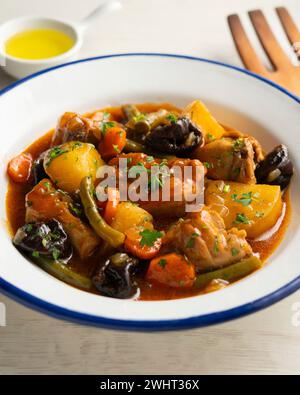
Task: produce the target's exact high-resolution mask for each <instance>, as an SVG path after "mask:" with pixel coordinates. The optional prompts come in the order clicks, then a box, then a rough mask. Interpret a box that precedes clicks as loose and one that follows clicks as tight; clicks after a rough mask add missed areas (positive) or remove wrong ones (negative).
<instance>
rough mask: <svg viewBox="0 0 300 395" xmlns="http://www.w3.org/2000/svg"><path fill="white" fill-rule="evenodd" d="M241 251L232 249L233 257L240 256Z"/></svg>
mask: <svg viewBox="0 0 300 395" xmlns="http://www.w3.org/2000/svg"><path fill="white" fill-rule="evenodd" d="M239 253H240V251H239V250H238V249H237V248H232V249H231V255H232V256H237V255H239Z"/></svg>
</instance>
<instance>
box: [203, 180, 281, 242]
mask: <svg viewBox="0 0 300 395" xmlns="http://www.w3.org/2000/svg"><path fill="white" fill-rule="evenodd" d="M205 204H206V205H208V206H210V207H211V208H212V209H213V210H215V211H218V212H219V213H220V214H221V216H222V217H223V219H224V222H225V225H226V228H227V229H231V228H232V227H236V228H238V229H244V230H246V232H247V235H248V237H249V238H253V239H254V238H256V237H258V236H260V235H261V234H263V233H264V232H266V231H267V230H269V229H271V228H272V227H273V226H274V225H275V224H276V222H277V220H278V219H279V217H280V215H281V213H282V208H283V203H282V199H281V191H280V187H279V186H271V185H246V184H240V183H236V182H226V183H225V182H224V181H208V182H207V185H206V191H205Z"/></svg>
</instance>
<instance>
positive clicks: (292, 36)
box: [276, 7, 300, 46]
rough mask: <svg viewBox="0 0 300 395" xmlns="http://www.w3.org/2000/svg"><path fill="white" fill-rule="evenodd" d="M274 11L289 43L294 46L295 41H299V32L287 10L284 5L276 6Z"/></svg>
mask: <svg viewBox="0 0 300 395" xmlns="http://www.w3.org/2000/svg"><path fill="white" fill-rule="evenodd" d="M276 12H277V15H278V17H279V19H280V21H281V24H282V26H283V28H284V30H285V32H286V35H287V37H288V39H289V42H290V43H291V45H293V46H294V45H295V44H296V43H299V42H300V32H299V30H298V28H297V26H296V24H295V22H294V20H293V18H292V17H291V15H290V13H289V12H288V10H287V9H286V8H285V7H278V8H276Z"/></svg>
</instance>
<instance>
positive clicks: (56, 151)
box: [46, 147, 68, 166]
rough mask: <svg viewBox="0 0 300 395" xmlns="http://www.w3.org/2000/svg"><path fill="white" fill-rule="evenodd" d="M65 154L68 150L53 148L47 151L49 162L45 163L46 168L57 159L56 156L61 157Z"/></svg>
mask: <svg viewBox="0 0 300 395" xmlns="http://www.w3.org/2000/svg"><path fill="white" fill-rule="evenodd" d="M66 153H68V150H66V149H62V148H61V147H54V148H52V149H51V150H50V151H49V154H48V156H49V160H48V162H47V163H46V166H49V165H50V163H51V162H52V161H53V160H54V159H55V158H57V157H58V156H60V155H63V154H66Z"/></svg>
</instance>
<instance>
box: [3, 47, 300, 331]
mask: <svg viewBox="0 0 300 395" xmlns="http://www.w3.org/2000/svg"><path fill="white" fill-rule="evenodd" d="M196 98H201V99H202V100H204V101H205V102H206V103H207V104H208V105H209V107H210V108H211V109H212V110H213V112H214V114H215V115H216V116H217V117H218V119H219V120H220V121H222V122H223V123H225V124H229V125H232V126H234V127H235V128H237V129H241V130H244V131H246V132H247V133H250V134H253V135H254V136H256V137H258V138H259V139H260V141H262V142H263V144H264V147H265V148H266V150H268V149H271V148H273V146H274V145H275V144H277V143H285V144H286V145H287V146H288V147H289V149H290V151H291V154H292V158H293V161H294V164H295V167H296V175H295V177H294V179H293V183H292V189H291V197H292V206H293V216H292V221H291V224H290V226H289V229H288V232H287V234H286V236H285V239H284V241H283V242H282V244H281V245H280V247H279V248H278V250H277V251H276V253H275V254H274V255H273V256H272V257H271V259H270V260H269V262H268V263H267V264H266V266H265V267H264V268H263V269H262V270H260V271H258V272H256V273H254V274H253V275H251V276H249V277H247V278H246V279H244V280H242V281H240V282H238V283H236V284H233V285H232V286H230V287H228V288H226V289H224V290H222V291H219V292H215V293H212V294H208V295H205V296H198V297H192V298H188V299H181V300H174V301H159V302H134V301H126V300H114V299H110V298H105V297H101V296H97V295H92V294H89V293H86V292H83V291H79V290H77V289H75V288H72V287H70V286H68V285H66V284H64V283H62V282H60V281H58V280H56V279H55V278H54V277H51V276H50V275H48V274H47V273H46V272H44V271H43V270H41V269H39V268H38V267H37V266H35V265H34V264H32V263H30V262H28V261H27V260H26V259H24V258H23V257H22V256H21V255H20V254H19V253H18V251H17V250H16V249H15V248H14V247H13V246H12V244H11V240H10V236H9V234H8V231H7V229H6V225H5V221H6V213H5V194H6V187H7V178H6V164H7V161H8V160H9V158H11V157H12V156H13V155H15V154H17V153H19V152H20V151H21V150H22V149H24V147H26V146H27V145H28V144H30V143H31V142H33V141H34V140H35V139H36V138H37V137H39V136H41V135H42V134H43V133H44V132H46V131H47V130H49V129H50V128H52V127H53V126H54V125H55V123H56V120H57V118H58V116H59V115H60V114H62V113H63V112H64V111H67V110H69V111H79V112H81V113H84V112H86V111H90V110H93V109H97V108H100V107H102V106H106V105H108V104H110V105H119V104H121V103H125V102H151V101H152V102H162V101H169V102H172V103H175V104H176V105H179V106H182V105H185V104H186V103H188V102H189V101H191V100H194V99H196ZM0 125H1V145H0V153H1V161H0V162H1V164H0V220H1V224H0V270H1V271H0V274H1V277H2V278H1V280H0V286H1V288H2V290H3V291H4V292H7V293H9V294H10V295H11V296H12V297H14V298H17V299H18V300H20V301H21V302H23V303H28V304H30V305H32V306H34V307H35V308H38V309H41V310H43V311H46V312H47V313H49V314H53V315H55V316H60V317H63V318H65V319H70V320H76V321H80V322H84V323H91V324H95V325H100V326H108V327H117V328H135V329H146V330H154V329H161V330H162V329H174V328H175V329H178V328H187V327H193V326H202V325H207V324H213V323H217V322H221V321H225V320H229V319H232V318H237V317H240V316H243V315H245V314H248V313H251V312H254V311H257V310H259V309H261V308H264V307H266V306H268V305H270V304H272V303H274V302H276V301H278V300H280V299H282V298H284V297H285V296H287V295H289V294H290V293H292V292H294V291H295V290H297V289H298V288H299V287H300V264H299V253H300V232H299V224H300V199H299V196H300V193H299V192H300V191H299V188H300V183H299V168H300V148H299V147H300V134H299V130H298V129H299V125H300V100H299V99H298V98H296V97H294V96H292V95H291V94H289V93H288V92H286V91H285V90H284V89H282V88H280V87H278V86H276V85H275V84H273V83H271V82H269V81H266V80H264V79H262V78H260V77H258V76H255V75H253V74H250V73H248V72H246V71H243V70H239V69H237V68H234V67H231V66H228V65H224V64H220V63H217V62H212V61H207V60H204V59H197V58H191V57H185V56H182V57H181V56H176V55H161V54H127V55H126V54H125V55H113V56H106V57H101V58H95V59H88V60H82V61H79V62H75V63H73V64H68V65H65V66H61V67H57V68H54V69H52V70H49V71H47V72H43V73H40V74H37V75H34V76H32V77H30V78H27V79H25V80H23V81H21V82H20V83H17V84H15V85H13V86H11V87H9V88H7V89H5V90H4V91H2V92H1V93H0Z"/></svg>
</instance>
